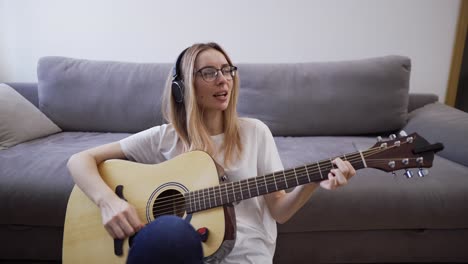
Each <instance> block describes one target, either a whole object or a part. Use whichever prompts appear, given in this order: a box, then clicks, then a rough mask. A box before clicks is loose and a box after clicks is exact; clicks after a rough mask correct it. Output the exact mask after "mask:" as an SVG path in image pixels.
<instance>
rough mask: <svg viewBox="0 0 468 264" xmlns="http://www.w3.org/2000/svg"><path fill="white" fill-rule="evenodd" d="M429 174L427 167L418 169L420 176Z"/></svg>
mask: <svg viewBox="0 0 468 264" xmlns="http://www.w3.org/2000/svg"><path fill="white" fill-rule="evenodd" d="M428 174H429V171H428V170H427V169H423V168H419V170H418V176H419V177H424V176H426V175H428Z"/></svg>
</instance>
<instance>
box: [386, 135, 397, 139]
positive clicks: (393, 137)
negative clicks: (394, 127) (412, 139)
mask: <svg viewBox="0 0 468 264" xmlns="http://www.w3.org/2000/svg"><path fill="white" fill-rule="evenodd" d="M388 137H389V138H390V140H394V139H395V138H396V135H395V134H391V135H390V136H388Z"/></svg>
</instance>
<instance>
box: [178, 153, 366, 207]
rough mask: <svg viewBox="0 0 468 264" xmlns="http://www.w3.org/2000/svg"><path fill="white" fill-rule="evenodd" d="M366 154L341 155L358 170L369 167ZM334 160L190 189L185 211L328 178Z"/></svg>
mask: <svg viewBox="0 0 468 264" xmlns="http://www.w3.org/2000/svg"><path fill="white" fill-rule="evenodd" d="M364 154H365V152H355V153H350V154H345V155H343V156H340V158H341V159H343V160H347V161H349V162H350V163H351V164H352V165H353V167H354V168H355V169H356V170H358V169H362V168H365V167H367V165H366V162H365V159H364ZM333 159H334V158H330V159H328V160H322V161H318V162H316V163H312V164H309V165H305V166H300V167H296V168H293V169H289V170H282V171H277V172H274V173H271V174H267V175H263V176H257V177H253V178H249V179H246V180H241V181H237V182H228V183H223V184H220V185H218V186H214V187H209V188H205V189H200V190H196V191H191V192H188V193H186V194H185V195H184V197H185V207H186V211H187V213H194V212H198V211H203V210H207V209H210V208H214V207H218V206H223V205H226V204H230V203H233V202H238V201H242V200H246V199H250V198H253V197H256V196H260V195H265V194H268V193H272V192H277V191H280V190H285V189H289V188H293V187H296V186H299V185H303V184H307V183H312V182H320V181H323V180H326V179H328V173H329V172H330V170H331V169H333V168H336V166H335V165H334V164H333V163H332V160H333Z"/></svg>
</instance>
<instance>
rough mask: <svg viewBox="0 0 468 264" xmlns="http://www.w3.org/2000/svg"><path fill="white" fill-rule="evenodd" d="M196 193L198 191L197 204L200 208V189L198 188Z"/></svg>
mask: <svg viewBox="0 0 468 264" xmlns="http://www.w3.org/2000/svg"><path fill="white" fill-rule="evenodd" d="M197 193H198V206H200V210H201V209H202V207H201V199H200V190H198V191H197Z"/></svg>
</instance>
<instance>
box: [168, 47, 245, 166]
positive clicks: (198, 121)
mask: <svg viewBox="0 0 468 264" xmlns="http://www.w3.org/2000/svg"><path fill="white" fill-rule="evenodd" d="M208 49H215V50H217V51H219V52H221V53H222V54H223V55H224V57H225V58H226V60H227V61H228V63H229V64H230V65H233V64H232V61H231V59H230V58H229V56H228V55H227V53H226V52H225V51H224V50H223V49H222V48H221V46H219V45H218V44H217V43H213V42H210V43H200V44H194V45H192V46H191V47H189V48H188V49H187V50H186V51H185V53H184V55H183V56H182V59H181V62H180V65H179V67H180V68H179V70H180V72H179V74H182V80H183V82H184V87H185V89H184V101H183V103H177V102H176V101H175V99H174V97H173V96H172V89H171V84H172V78H173V76H172V71H171V73H170V74H169V76H168V78H167V81H166V86H165V89H164V94H163V102H162V111H163V116H164V118H165V119H166V121H167V122H169V123H171V124H172V125H173V126H174V128H175V130H176V132H177V134H178V135H179V137H180V139H181V140H182V142H183V145H184V151H192V150H203V151H206V152H207V153H208V154H210V155H212V156H215V155H216V154H217V153H215V149H214V145H213V141H212V139H211V136H210V134H209V133H208V129H207V128H206V126H205V124H204V122H203V110H202V109H200V107H199V105H198V103H197V97H196V96H195V85H194V83H195V79H194V74H193V72H194V68H195V60H196V58H197V56H198V54H200V53H201V52H202V51H205V50H208ZM238 96H239V77H238V74H236V75H235V76H234V77H233V87H232V91H231V95H230V101H229V105H228V107H227V108H226V110H225V111H223V123H224V124H223V129H224V142H223V145H222V146H221V149H220V151H222V152H224V166H226V167H229V165H231V164H232V163H233V162H234V160H235V159H238V158H239V157H240V155H241V153H242V149H243V148H242V144H241V139H240V133H239V119H238V116H237V110H236V107H237V99H238Z"/></svg>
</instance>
